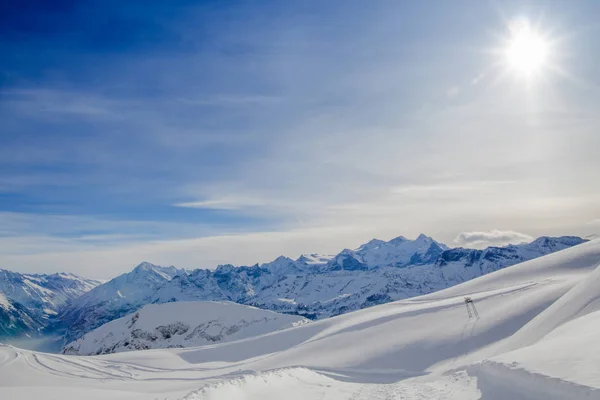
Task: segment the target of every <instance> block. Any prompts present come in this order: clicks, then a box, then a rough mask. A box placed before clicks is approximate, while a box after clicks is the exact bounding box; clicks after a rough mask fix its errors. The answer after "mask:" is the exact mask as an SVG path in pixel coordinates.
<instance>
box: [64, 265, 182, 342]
mask: <svg viewBox="0 0 600 400" xmlns="http://www.w3.org/2000/svg"><path fill="white" fill-rule="evenodd" d="M178 274H179V275H182V276H185V274H186V271H185V270H183V269H177V268H175V267H172V266H171V267H160V266H157V265H152V264H150V263H147V262H142V263H141V264H140V265H138V266H137V267H135V268H134V269H133V271H131V272H129V273H126V274H122V275H119V276H118V277H116V278H114V279H112V280H110V281H108V282H106V283H104V284H102V285H99V286H97V287H95V288H94V289H92V290H90V291H89V292H87V293H85V294H83V295H82V296H80V297H79V298H77V301H75V302H73V303H72V304H71V305H70V306H69V307H68V308H67V309H66V310H64V311H63V312H62V313H61V314H60V315H59V316H58V318H59V319H60V320H61V321H62V322H63V324H65V325H66V326H68V327H69V330H68V332H67V334H66V336H65V337H66V339H67V342H70V341H72V340H75V339H77V338H79V337H81V336H83V334H84V333H86V332H89V331H91V330H92V329H95V328H97V327H99V326H100V325H103V324H105V323H106V322H109V321H112V320H113V319H116V318H119V317H122V316H124V315H127V314H129V313H132V312H134V311H137V310H138V309H139V308H140V307H141V306H143V305H145V304H149V303H153V302H154V301H153V298H152V296H153V295H154V293H155V292H156V291H157V290H158V288H160V287H161V286H163V285H164V284H165V283H166V282H169V281H170V280H171V279H172V278H173V277H174V276H176V275H178Z"/></svg>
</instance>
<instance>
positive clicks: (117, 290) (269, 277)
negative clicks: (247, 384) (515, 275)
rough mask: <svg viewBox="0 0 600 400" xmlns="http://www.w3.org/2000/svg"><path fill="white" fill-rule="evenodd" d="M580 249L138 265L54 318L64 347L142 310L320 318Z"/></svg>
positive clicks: (425, 243)
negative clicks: (228, 307) (248, 311)
mask: <svg viewBox="0 0 600 400" xmlns="http://www.w3.org/2000/svg"><path fill="white" fill-rule="evenodd" d="M583 242H584V240H583V239H580V238H576V237H569V236H566V237H559V238H549V237H542V238H539V239H537V240H535V241H534V242H532V243H529V244H521V245H510V246H506V247H490V248H487V249H485V250H473V249H462V248H459V249H448V248H447V246H445V245H443V244H441V243H439V242H436V241H435V240H433V239H432V238H430V237H428V236H425V235H420V236H419V237H418V238H417V239H415V240H408V239H406V238H404V237H398V238H395V239H392V240H390V241H389V242H384V241H381V240H372V241H370V242H369V243H366V244H364V245H362V246H360V247H359V248H358V249H356V250H348V249H345V250H343V251H342V252H340V253H339V254H338V255H336V256H333V257H325V256H317V255H311V256H301V257H300V258H299V259H297V260H292V259H290V258H287V257H278V258H277V259H275V260H274V261H272V262H270V263H266V264H262V265H254V266H251V267H234V266H232V265H222V266H219V267H217V268H216V269H215V270H214V271H211V270H205V269H197V270H193V271H183V270H180V271H178V270H176V269H175V268H173V267H169V268H167V269H165V268H162V267H158V266H154V265H152V264H148V263H143V264H141V265H140V266H138V267H136V268H135V269H134V270H133V271H132V272H130V273H128V274H124V275H121V276H120V277H118V278H115V279H113V280H112V281H110V282H108V283H106V284H104V285H101V286H99V287H97V288H96V289H94V290H92V291H90V292H89V293H87V294H85V295H84V296H82V297H81V298H79V299H78V300H77V301H76V302H74V303H73V304H72V305H71V306H70V307H69V309H67V311H66V312H65V313H64V314H62V315H61V318H62V319H63V321H64V322H65V324H66V325H67V326H69V331H68V333H67V336H66V338H67V341H68V342H71V341H73V340H76V339H78V338H79V337H81V336H82V335H83V334H85V333H86V332H89V331H91V330H92V329H94V328H97V327H98V326H100V325H102V324H103V323H106V322H108V321H111V320H113V319H116V318H120V317H122V316H124V315H126V314H129V313H131V312H134V311H136V310H137V309H139V308H140V307H141V306H143V305H144V304H149V303H168V302H174V301H198V300H215V301H222V300H227V301H233V302H236V303H241V304H246V305H252V306H255V307H259V308H263V309H268V310H271V311H276V312H281V313H287V314H297V315H301V316H304V317H307V318H310V319H320V318H325V317H330V316H335V315H339V314H343V313H347V312H349V311H355V310H359V309H362V308H365V307H370V306H374V305H377V304H383V303H387V302H390V301H394V300H399V299H404V298H408V297H414V296H419V295H422V294H427V293H431V292H434V291H437V290H441V289H444V288H447V287H449V286H453V285H456V284H459V283H462V282H465V281H467V280H469V279H473V278H476V277H478V276H481V275H484V274H487V273H489V272H493V271H496V270H498V269H501V268H504V267H507V266H509V265H514V264H517V263H520V262H522V261H526V260H530V259H533V258H536V257H539V256H542V255H545V254H549V253H552V252H555V251H558V250H561V249H565V248H567V247H571V246H574V245H576V244H580V243H583Z"/></svg>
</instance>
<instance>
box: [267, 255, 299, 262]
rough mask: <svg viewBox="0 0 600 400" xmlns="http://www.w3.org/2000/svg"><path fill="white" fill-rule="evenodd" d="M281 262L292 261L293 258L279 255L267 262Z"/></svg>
mask: <svg viewBox="0 0 600 400" xmlns="http://www.w3.org/2000/svg"><path fill="white" fill-rule="evenodd" d="M282 262H287V263H293V262H294V260H292V259H291V258H289V257H286V256H279V257H277V258H276V259H274V260H273V261H271V262H270V263H268V264H274V263H282Z"/></svg>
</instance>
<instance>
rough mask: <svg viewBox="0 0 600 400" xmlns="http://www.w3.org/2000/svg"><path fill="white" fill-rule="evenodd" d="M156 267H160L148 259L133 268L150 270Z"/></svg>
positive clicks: (135, 269)
mask: <svg viewBox="0 0 600 400" xmlns="http://www.w3.org/2000/svg"><path fill="white" fill-rule="evenodd" d="M156 267H158V265H154V264H152V263H149V262H148V261H142V262H141V263H140V264H139V265H138V266H137V267H135V268H134V269H133V270H134V271H148V270H151V269H152V270H153V269H155V268H156Z"/></svg>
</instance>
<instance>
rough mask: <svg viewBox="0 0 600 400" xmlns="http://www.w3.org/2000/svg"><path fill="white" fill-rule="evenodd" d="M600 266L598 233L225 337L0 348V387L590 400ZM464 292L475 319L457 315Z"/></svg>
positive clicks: (101, 395) (235, 397)
mask: <svg viewBox="0 0 600 400" xmlns="http://www.w3.org/2000/svg"><path fill="white" fill-rule="evenodd" d="M598 275H600V241H598V240H597V241H592V242H589V243H585V244H582V245H579V246H575V247H572V248H568V249H566V250H562V251H559V252H556V253H554V254H549V255H546V256H543V257H539V258H536V259H534V260H531V261H527V262H524V263H521V264H518V265H514V266H511V267H508V268H504V269H502V270H499V271H496V272H492V273H489V274H487V275H484V276H481V277H478V278H475V279H472V280H470V281H468V282H465V283H462V284H459V285H456V286H454V287H451V288H448V289H445V290H441V291H438V292H435V293H431V294H428V295H424V296H419V297H414V298H410V299H405V300H401V301H396V302H392V303H388V304H383V305H378V306H375V307H371V308H366V309H363V310H359V311H356V312H351V313H347V314H343V315H340V316H337V317H334V318H329V319H323V320H319V321H315V322H312V323H310V324H306V325H301V326H297V327H293V328H289V329H285V330H281V331H276V332H272V333H267V334H265V335H259V336H252V337H247V338H245V339H240V340H236V341H231V342H225V343H217V344H211V345H205V346H200V347H192V348H184V349H159V350H148V351H143V352H124V353H118V354H110V355H105V356H89V357H73V356H67V355H51V354H43V353H36V352H31V351H26V350H20V349H15V348H12V347H0V387H1V389H0V390H2V394H3V398H7V399H9V400H12V399H19V400H22V399H28V398H40V397H44V396H46V397H50V398H69V396H71V397H72V398H78V397H82V396H85V398H86V399H88V400H94V399H111V398H119V399H127V398H132V399H134V398H136V399H137V398H171V399H182V398H185V399H188V400H191V399H194V400H198V399H202V400H206V399H211V400H214V399H227V400H258V399H281V398H285V399H287V400H300V399H320V398H328V399H333V400H356V399H373V400H383V399H396V398H407V399H412V398H422V399H449V400H464V399H467V400H471V399H472V400H475V399H480V398H484V399H508V398H525V399H529V400H546V399H565V398H568V399H576V400H577V399H594V398H598V390H600V375H598V373H597V366H598V363H599V362H600V345H598V340H597V338H598V335H599V334H600V302H598V301H597V300H596V299H598V293H600V286H599V282H598V280H597V279H596V277H597V276H598ZM465 296H470V297H471V298H472V299H473V301H474V302H475V305H476V307H477V310H478V311H479V314H480V318H479V319H476V318H469V317H468V315H467V312H466V309H465V303H464V297H465ZM539 327H544V331H543V332H542V334H540V335H539V336H534V335H532V333H536V334H537V329H539ZM32 382H33V384H32Z"/></svg>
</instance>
